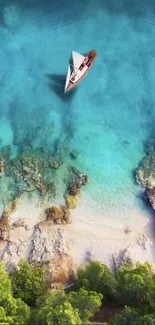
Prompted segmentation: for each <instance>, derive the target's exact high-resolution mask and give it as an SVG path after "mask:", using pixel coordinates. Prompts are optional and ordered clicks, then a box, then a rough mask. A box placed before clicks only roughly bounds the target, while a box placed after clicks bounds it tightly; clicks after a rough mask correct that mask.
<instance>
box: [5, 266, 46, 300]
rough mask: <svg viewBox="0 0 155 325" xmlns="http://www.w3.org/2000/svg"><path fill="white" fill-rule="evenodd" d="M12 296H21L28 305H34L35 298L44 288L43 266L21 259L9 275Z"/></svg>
mask: <svg viewBox="0 0 155 325" xmlns="http://www.w3.org/2000/svg"><path fill="white" fill-rule="evenodd" d="M11 282H12V288H13V293H14V296H15V297H17V298H21V299H22V300H23V301H24V302H25V303H26V304H28V305H29V306H34V305H35V304H36V302H37V299H39V298H40V297H42V296H43V295H44V294H45V292H46V290H47V286H46V280H45V268H43V267H39V266H34V265H32V264H29V263H28V262H27V261H24V260H21V261H20V262H19V267H18V268H17V270H16V272H15V274H14V275H13V276H12V277H11Z"/></svg>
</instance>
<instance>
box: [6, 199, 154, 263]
mask: <svg viewBox="0 0 155 325" xmlns="http://www.w3.org/2000/svg"><path fill="white" fill-rule="evenodd" d="M38 201H39V199H37V198H33V199H31V203H30V201H29V199H27V198H25V196H23V197H21V199H20V200H19V204H18V206H17V210H16V212H14V213H12V214H11V223H13V222H14V221H17V220H18V219H20V218H21V219H24V221H25V223H26V224H27V225H28V227H29V230H28V231H26V230H24V228H22V227H19V228H15V229H14V230H11V233H10V241H12V242H16V243H17V244H20V243H25V244H26V247H29V251H30V250H31V249H32V238H33V233H34V229H35V226H36V224H38V223H39V222H40V221H41V217H40V216H41V215H42V213H43V211H44V210H45V208H46V207H47V206H48V207H49V206H57V207H59V206H60V205H62V204H63V200H62V199H59V200H56V201H55V202H53V203H52V204H51V205H50V204H49V202H48V203H47V204H45V205H44V206H42V207H39V206H38ZM85 205H87V202H85V199H84V198H83V197H82V198H81V200H80V202H79V205H78V207H77V208H76V209H74V210H70V211H71V220H72V223H71V224H66V225H61V224H60V225H51V226H48V225H47V228H48V227H49V228H50V230H49V234H50V236H53V234H54V242H53V245H55V244H56V242H57V241H56V242H55V240H56V232H57V231H59V232H60V233H61V235H62V237H63V240H62V241H61V249H62V251H64V252H65V254H67V255H68V256H69V258H71V259H72V263H73V269H77V268H78V267H79V266H80V265H82V264H85V263H87V262H88V260H89V259H90V258H91V259H93V260H99V261H100V262H102V263H104V264H106V265H107V266H108V267H110V268H111V269H113V268H114V259H113V257H114V256H115V259H116V260H118V263H119V259H120V255H121V254H123V252H125V251H126V250H127V251H128V254H129V255H130V256H131V257H132V259H133V261H139V262H142V263H143V262H145V261H148V262H149V263H150V264H151V265H152V267H153V268H154V267H155V259H154V253H153V252H154V249H155V243H154V237H153V231H152V226H153V224H152V223H153V219H152V218H151V215H150V217H149V218H148V216H149V211H148V214H147V215H146V214H145V211H144V213H142V214H140V212H139V214H137V218H138V219H139V220H141V225H140V224H137V223H135V221H134V220H136V215H134V219H132V221H131V220H130V224H129V223H128V222H126V219H125V220H122V225H121V226H119V227H118V226H117V227H115V226H114V225H113V226H112V225H105V224H104V223H103V222H104V220H103V222H101V224H96V223H95V222H94V223H92V222H91V221H89V220H88V215H89V210H88V208H87V209H86V207H85V209H83V208H84V206H85ZM84 211H86V215H84ZM109 213H110V211H109ZM79 215H80V217H79ZM101 217H102V216H100V218H101ZM110 217H111V218H112V216H110ZM120 218H121V214H120ZM103 219H104V217H103ZM101 221H102V220H101ZM126 226H129V228H131V229H130V230H131V231H129V233H125V231H124V230H125V227H126ZM51 234H52V235H51ZM46 236H48V235H47V234H46ZM46 236H45V237H46ZM54 243H55V244H54ZM64 243H65V244H64ZM63 245H65V246H67V247H68V248H67V250H66V251H65V250H64V247H63ZM53 247H54V246H53ZM1 248H2V247H1ZM3 249H4V247H3ZM1 251H2V249H1ZM24 254H26V255H24V256H22V257H23V258H24V257H26V258H27V249H26V250H25V253H24ZM7 258H8V257H7Z"/></svg>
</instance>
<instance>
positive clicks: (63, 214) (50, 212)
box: [45, 206, 71, 224]
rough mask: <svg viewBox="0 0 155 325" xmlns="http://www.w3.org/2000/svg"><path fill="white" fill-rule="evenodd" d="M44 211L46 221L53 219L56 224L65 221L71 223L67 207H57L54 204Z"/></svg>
mask: <svg viewBox="0 0 155 325" xmlns="http://www.w3.org/2000/svg"><path fill="white" fill-rule="evenodd" d="M45 213H46V220H47V221H49V220H50V221H53V223H56V224H65V223H71V219H70V218H71V214H70V211H69V210H68V209H67V207H65V206H62V207H60V208H57V207H55V206H53V207H51V208H49V209H47V210H46V211H45Z"/></svg>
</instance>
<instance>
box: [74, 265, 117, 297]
mask: <svg viewBox="0 0 155 325" xmlns="http://www.w3.org/2000/svg"><path fill="white" fill-rule="evenodd" d="M77 276H78V280H77V287H78V288H84V289H85V290H92V291H96V292H99V293H102V294H103V296H104V300H105V299H106V300H107V299H108V300H109V299H113V298H114V294H115V288H116V280H115V278H114V274H113V273H112V272H111V271H110V270H109V268H108V267H107V266H106V265H104V264H101V263H100V262H90V263H89V264H88V265H87V266H86V267H85V268H80V269H79V270H78V272H77Z"/></svg>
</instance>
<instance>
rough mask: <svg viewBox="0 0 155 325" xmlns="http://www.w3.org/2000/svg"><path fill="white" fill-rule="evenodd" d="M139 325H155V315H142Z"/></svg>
mask: <svg viewBox="0 0 155 325" xmlns="http://www.w3.org/2000/svg"><path fill="white" fill-rule="evenodd" d="M138 325H155V316H154V315H144V316H142V317H140V319H139V323H138Z"/></svg>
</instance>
